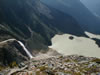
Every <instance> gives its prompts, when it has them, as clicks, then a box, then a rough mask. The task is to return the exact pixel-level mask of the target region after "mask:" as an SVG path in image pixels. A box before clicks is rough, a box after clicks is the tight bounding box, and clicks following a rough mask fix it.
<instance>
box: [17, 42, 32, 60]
mask: <svg viewBox="0 0 100 75" xmlns="http://www.w3.org/2000/svg"><path fill="white" fill-rule="evenodd" d="M17 42H18V43H19V44H20V45H21V46H22V48H23V49H24V51H25V52H26V54H27V55H28V56H29V58H30V59H32V58H33V56H32V54H31V53H30V52H29V51H28V50H27V48H26V47H25V45H24V44H23V43H22V42H21V41H17Z"/></svg>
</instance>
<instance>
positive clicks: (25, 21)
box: [0, 0, 84, 52]
mask: <svg viewBox="0 0 100 75" xmlns="http://www.w3.org/2000/svg"><path fill="white" fill-rule="evenodd" d="M83 32H84V31H83V30H82V29H81V27H80V26H79V24H78V23H77V21H76V20H75V19H74V18H73V17H71V16H70V15H68V14H64V13H62V12H60V11H58V10H55V9H53V8H49V7H47V6H46V5H44V4H42V3H41V2H40V1H39V0H9V1H8V0H0V38H1V39H0V41H3V40H5V39H9V38H16V39H18V40H21V41H22V42H24V43H25V45H26V46H27V48H28V49H29V50H30V51H31V52H33V50H41V49H47V45H49V44H50V43H51V42H50V39H51V37H53V36H54V35H55V34H57V33H71V34H75V35H79V36H80V35H82V36H83V35H84V33H83Z"/></svg>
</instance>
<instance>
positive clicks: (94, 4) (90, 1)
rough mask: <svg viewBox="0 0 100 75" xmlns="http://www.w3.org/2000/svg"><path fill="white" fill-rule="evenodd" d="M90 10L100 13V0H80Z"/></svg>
mask: <svg viewBox="0 0 100 75" xmlns="http://www.w3.org/2000/svg"><path fill="white" fill-rule="evenodd" d="M81 1H82V2H83V3H84V4H85V5H86V6H87V7H88V8H89V9H90V10H91V11H93V12H96V13H97V14H99V15H100V0H81Z"/></svg>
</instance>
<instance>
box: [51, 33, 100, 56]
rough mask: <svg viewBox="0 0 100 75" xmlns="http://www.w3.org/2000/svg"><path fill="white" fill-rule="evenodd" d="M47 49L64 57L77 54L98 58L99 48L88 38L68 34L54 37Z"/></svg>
mask: <svg viewBox="0 0 100 75" xmlns="http://www.w3.org/2000/svg"><path fill="white" fill-rule="evenodd" d="M95 36H96V35H95ZM49 47H50V48H52V49H54V50H57V51H58V52H59V53H62V54H64V55H73V54H78V55H84V56H90V57H99V58H100V47H99V46H98V45H97V44H96V42H95V41H94V40H92V39H90V38H85V37H77V36H74V35H70V34H63V35H56V36H55V37H54V38H52V45H51V46H49Z"/></svg>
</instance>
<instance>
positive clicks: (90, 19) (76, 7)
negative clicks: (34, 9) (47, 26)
mask: <svg viewBox="0 0 100 75" xmlns="http://www.w3.org/2000/svg"><path fill="white" fill-rule="evenodd" d="M41 1H42V2H43V3H44V4H47V5H48V6H51V7H53V8H56V9H57V10H60V11H62V12H64V13H67V14H70V15H71V16H72V17H74V18H75V19H76V21H77V22H78V23H79V24H80V26H81V27H82V28H83V29H84V30H86V31H89V32H92V33H97V34H100V29H99V28H100V18H98V17H97V15H95V14H94V13H93V12H91V11H90V10H89V9H88V8H87V7H86V6H85V5H84V4H83V3H82V2H81V1H80V0H41ZM92 2H93V1H92ZM95 2H96V1H95ZM98 8H99V7H98ZM97 10H98V9H97ZM98 11H99V10H98Z"/></svg>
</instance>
